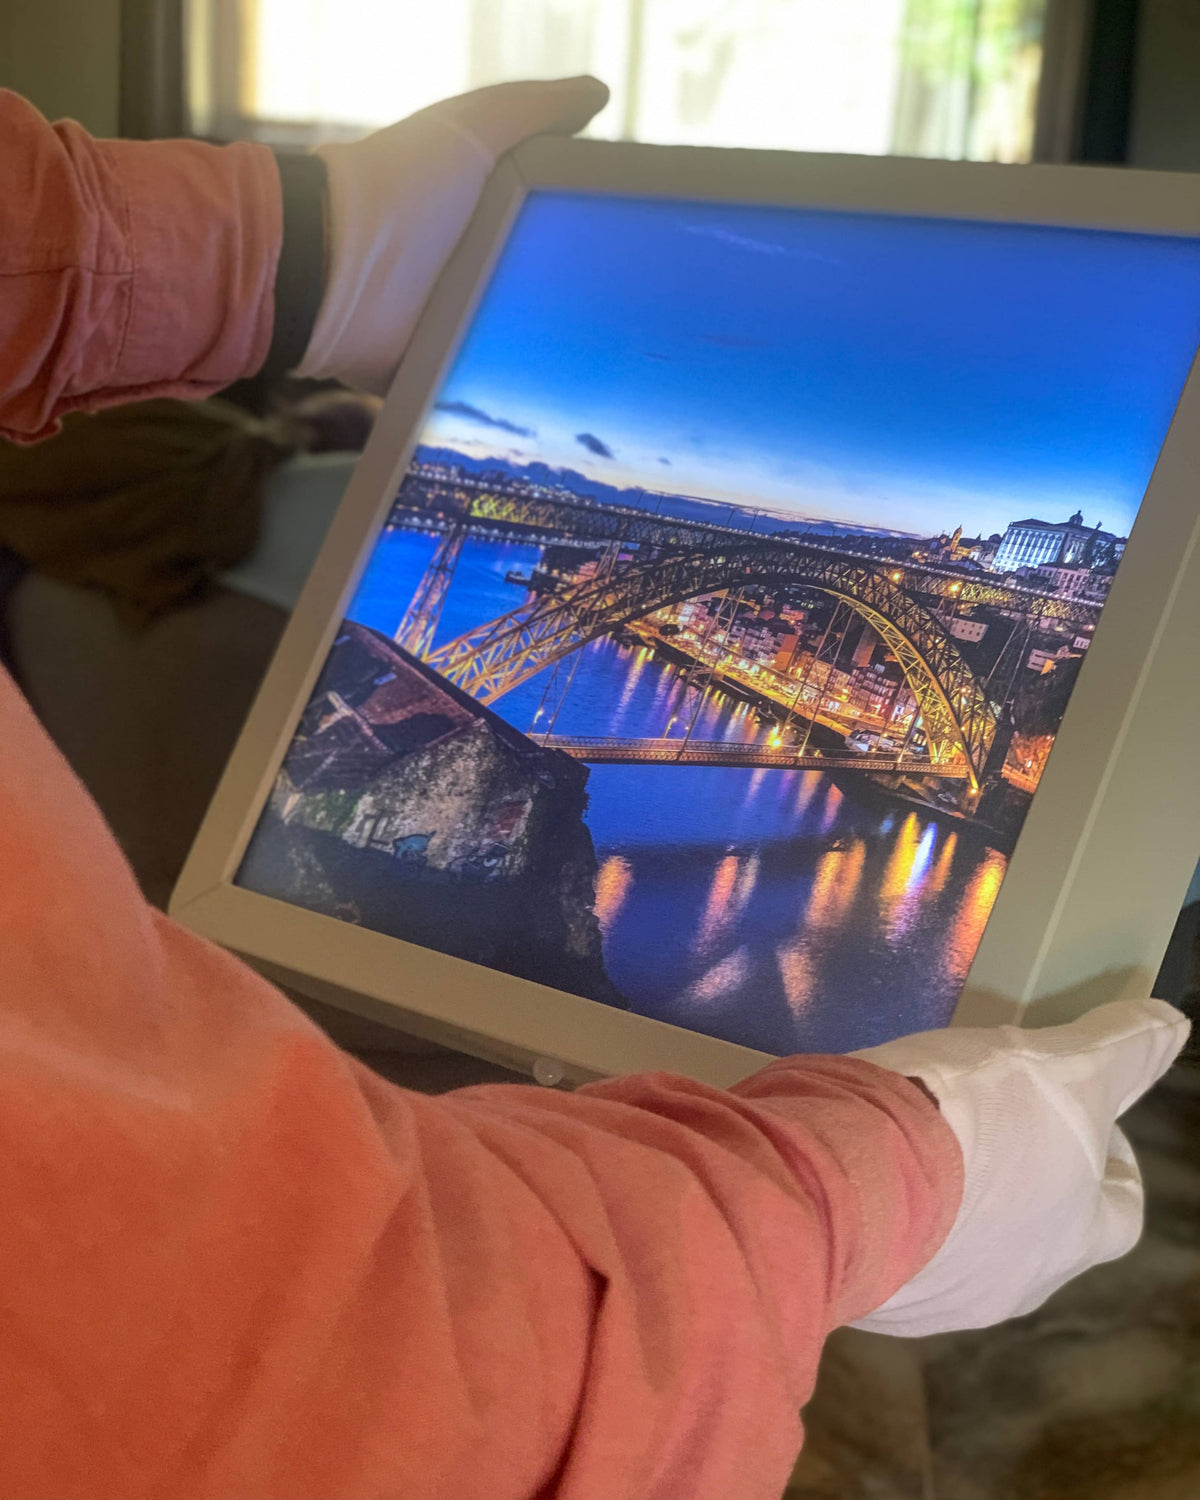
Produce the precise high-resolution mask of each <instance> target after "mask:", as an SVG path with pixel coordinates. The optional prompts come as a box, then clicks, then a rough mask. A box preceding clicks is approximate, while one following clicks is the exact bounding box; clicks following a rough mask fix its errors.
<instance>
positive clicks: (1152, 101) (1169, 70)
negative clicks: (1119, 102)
mask: <svg viewBox="0 0 1200 1500" xmlns="http://www.w3.org/2000/svg"><path fill="white" fill-rule="evenodd" d="M1128 161H1129V164H1130V166H1136V167H1155V168H1158V169H1160V170H1164V171H1192V172H1195V171H1200V3H1198V0H1141V6H1140V10H1139V19H1138V40H1137V53H1136V57H1135V62H1134V82H1133V115H1132V120H1131V122H1130V134H1129V152H1128Z"/></svg>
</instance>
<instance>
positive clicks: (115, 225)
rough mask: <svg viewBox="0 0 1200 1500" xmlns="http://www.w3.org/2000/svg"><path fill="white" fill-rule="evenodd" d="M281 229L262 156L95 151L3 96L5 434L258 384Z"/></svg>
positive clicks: (103, 147) (0, 401) (267, 158)
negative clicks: (245, 380) (149, 401)
mask: <svg viewBox="0 0 1200 1500" xmlns="http://www.w3.org/2000/svg"><path fill="white" fill-rule="evenodd" d="M282 223H283V210H282V205H281V191H280V184H279V173H278V170H277V169H276V166H275V161H274V158H273V156H272V154H271V152H270V151H268V150H267V149H266V148H265V147H263V146H256V145H234V146H222V147H217V146H208V145H203V144H201V143H199V142H195V141H171V142H144V141H98V140H93V138H92V137H91V136H90V135H88V133H87V132H86V131H85V130H84V129H83V128H82V127H81V126H79V125H76V124H73V123H72V122H70V121H67V122H64V123H62V124H59V125H53V126H51V125H49V124H47V122H46V121H45V120H44V119H43V118H42V116H41V115H40V114H39V113H38V112H37V110H36V109H34V108H33V106H32V105H30V104H28V103H26V101H25V100H23V99H21V98H20V97H19V96H18V95H16V94H13V93H10V92H8V91H7V90H0V288H2V292H0V434H2V435H4V436H6V437H10V438H14V439H17V440H24V439H30V438H36V437H43V436H46V435H47V434H49V433H50V432H53V431H54V429H55V425H56V423H57V420H58V418H60V417H61V416H63V415H64V414H65V413H66V412H69V411H76V410H80V409H82V410H94V409H96V408H98V407H101V406H108V405H112V404H114V403H117V402H122V401H134V400H139V399H142V398H146V397H151V396H181V397H185V398H198V397H202V396H208V395H211V394H212V393H213V392H214V391H217V390H220V389H221V388H222V387H223V386H226V385H229V384H231V383H232V382H233V381H235V380H238V379H240V378H241V377H243V376H245V375H249V374H253V373H254V372H255V371H256V370H257V369H258V368H259V367H260V366H261V365H262V363H263V361H264V360H265V358H266V355H267V351H268V349H269V347H270V342H271V332H272V324H273V318H274V307H273V291H274V281H275V271H276V267H277V264H278V260H279V251H280V242H281V237H282V233H283V228H282Z"/></svg>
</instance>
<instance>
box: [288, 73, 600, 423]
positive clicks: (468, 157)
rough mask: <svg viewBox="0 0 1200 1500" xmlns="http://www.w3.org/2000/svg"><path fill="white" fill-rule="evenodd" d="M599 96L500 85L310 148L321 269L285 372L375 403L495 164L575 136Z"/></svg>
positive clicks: (576, 86) (591, 86)
mask: <svg viewBox="0 0 1200 1500" xmlns="http://www.w3.org/2000/svg"><path fill="white" fill-rule="evenodd" d="M607 99H608V90H607V88H605V86H604V84H602V83H600V82H599V81H598V80H597V79H595V78H586V77H585V78H567V79H560V80H557V81H555V82H552V83H501V84H496V85H495V86H494V87H492V88H486V89H479V90H477V91H476V92H475V93H473V94H461V95H460V96H459V97H458V98H456V99H446V100H444V101H443V102H442V103H440V104H434V105H431V106H430V108H428V109H423V110H421V111H420V113H419V114H415V115H412V116H411V117H410V118H409V119H407V120H401V121H400V123H399V124H398V125H390V126H389V127H388V128H387V129H386V130H380V131H377V132H376V133H375V134H374V135H369V136H367V137H366V138H365V139H364V140H361V141H355V142H353V143H352V144H350V145H340V144H339V145H328V146H321V147H320V148H318V153H317V154H318V155H319V156H320V157H321V158H322V159H323V160H324V162H325V167H326V171H327V173H328V180H329V193H328V220H327V223H328V228H327V235H328V259H329V265H328V271H327V273H326V285H325V293H324V297H323V299H322V302H321V306H320V308H319V310H318V312H317V318H316V322H315V324H314V326H313V331H312V337H311V338H310V340H309V344H308V348H307V349H306V350H305V353H304V358H303V359H302V360H301V361H300V364H299V365H298V366H297V368H296V372H295V373H296V374H297V375H299V376H301V377H303V378H305V379H309V380H341V381H343V382H344V383H345V384H346V385H350V386H355V387H358V388H359V389H361V390H366V391H374V392H376V393H378V394H381V395H382V394H383V393H384V392H385V391H386V390H387V388H388V385H389V384H390V383H391V379H392V376H393V375H394V373H395V370H396V366H397V365H398V364H399V362H400V356H401V355H402V354H403V352H404V348H405V345H406V344H407V343H408V340H409V337H410V335H411V334H412V331H413V326H414V325H415V323H416V321H417V317H418V315H419V314H420V311H421V308H422V307H423V306H424V304H425V299H426V298H427V297H428V296H429V293H430V292H431V291H432V289H433V284H434V282H435V281H436V280H437V278H438V275H439V273H440V272H441V269H442V267H443V266H444V265H445V263H446V261H447V260H448V259H449V257H450V253H451V251H452V250H453V249H454V247H455V245H456V244H457V243H458V241H459V239H460V238H461V236H462V233H463V230H464V229H466V227H467V224H468V223H469V222H470V219H471V215H472V214H473V213H474V211H475V206H476V204H477V203H478V201H479V195H480V193H481V191H482V190H483V185H484V183H485V182H486V181H487V179H488V175H489V173H490V172H491V170H492V168H493V167H494V166H495V165H496V162H497V160H498V159H499V158H500V157H501V156H503V154H504V153H505V152H506V151H508V150H511V148H512V147H513V146H515V145H517V144H518V143H519V142H521V141H523V140H525V139H526V138H527V137H529V136H532V135H542V134H557V135H572V134H574V132H575V131H577V130H581V129H582V128H583V126H584V125H586V124H587V122H588V121H589V120H590V119H591V118H592V116H593V115H594V114H596V113H597V111H598V110H601V109H603V107H604V105H605V103H606V102H607Z"/></svg>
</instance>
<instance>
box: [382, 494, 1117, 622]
mask: <svg viewBox="0 0 1200 1500" xmlns="http://www.w3.org/2000/svg"><path fill="white" fill-rule="evenodd" d="M444 502H445V510H444V511H434V512H432V513H431V512H430V511H429V509H428V507H424V506H423V507H416V506H414V507H411V509H410V513H411V514H412V515H414V517H415V516H418V515H420V514H421V513H422V510H424V511H425V513H426V514H432V515H440V516H441V517H442V519H443V523H448V524H449V525H450V526H452V527H454V526H461V525H464V524H465V525H466V526H468V527H471V526H476V527H481V526H486V524H487V523H488V522H494V523H499V524H501V525H508V526H526V527H530V528H531V529H533V530H535V531H539V532H541V533H543V534H553V533H557V534H558V535H560V536H562V537H563V538H564V539H567V538H569V539H571V540H574V541H593V542H595V543H596V544H597V545H601V544H603V543H606V542H627V543H630V544H631V545H635V546H638V547H650V548H655V549H672V550H675V549H683V550H687V551H692V550H696V551H699V550H701V549H703V548H711V549H715V550H720V548H722V547H725V546H730V545H736V544H739V543H744V542H745V541H746V540H747V533H746V532H745V531H744V530H742V529H740V528H738V527H734V526H723V525H717V524H714V523H710V522H704V521H693V520H679V519H675V518H673V517H669V516H658V515H655V514H654V513H653V512H652V511H643V510H635V509H633V508H632V507H631V506H619V505H584V504H580V503H579V502H578V501H574V502H572V501H568V500H556V499H553V498H549V497H542V496H534V495H519V494H509V493H507V492H505V491H503V490H497V491H490V490H475V491H470V492H461V493H459V492H447V493H446V495H445V497H444ZM401 508H402V509H407V508H408V507H404V506H403V505H402V507H401ZM751 539H753V540H758V541H771V542H774V543H776V544H777V545H779V546H803V547H806V548H808V549H810V550H812V551H814V552H827V553H830V554H831V555H833V556H835V557H839V558H846V557H853V558H856V559H857V560H858V561H860V562H862V563H863V564H864V565H866V566H867V567H870V568H878V569H881V570H884V571H889V570H890V572H893V573H896V572H898V573H900V574H901V579H900V580H899V581H900V582H901V583H902V584H903V586H904V587H905V588H906V589H907V590H908V592H909V593H911V594H920V595H922V596H928V597H931V598H939V599H946V600H948V601H952V602H953V603H955V604H956V605H968V606H969V605H989V606H991V607H992V608H995V609H1006V610H1012V611H1017V612H1019V613H1020V614H1021V615H1023V616H1025V617H1026V618H1030V619H1038V618H1041V619H1045V620H1058V621H1061V622H1063V623H1064V624H1072V625H1076V626H1079V627H1081V628H1083V629H1087V628H1088V627H1089V626H1094V625H1095V623H1096V620H1097V619H1098V617H1099V614H1100V609H1101V606H1100V605H1099V604H1095V603H1091V602H1089V601H1087V600H1083V599H1060V598H1056V597H1055V596H1054V595H1050V594H1043V593H1040V592H1039V591H1038V590H1036V589H1027V588H1020V587H1017V586H1015V585H1013V584H1006V583H1002V582H1000V581H998V580H995V579H989V578H986V577H983V578H980V577H972V576H971V575H970V574H968V573H962V572H956V571H955V570H954V569H951V568H940V567H938V566H937V565H936V564H932V563H913V562H904V561H897V560H894V559H890V558H880V557H874V556H868V555H867V554H864V553H856V552H854V551H853V550H852V549H851V548H849V547H848V546H847V542H846V539H845V538H839V539H838V543H839V544H838V545H836V546H834V545H831V544H828V543H821V542H817V541H813V539H812V538H811V537H809V536H807V535H804V534H802V533H791V534H790V535H789V536H787V537H770V538H765V537H762V536H759V537H757V538H754V537H753V534H751ZM415 603H416V601H415V600H414V605H415ZM412 614H413V609H412V607H410V610H409V616H406V620H407V619H408V618H409V617H411V616H412Z"/></svg>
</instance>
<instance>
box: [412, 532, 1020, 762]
mask: <svg viewBox="0 0 1200 1500" xmlns="http://www.w3.org/2000/svg"><path fill="white" fill-rule="evenodd" d="M781 582H791V583H797V584H803V585H805V586H806V587H809V588H815V589H817V590H819V591H820V592H822V593H825V594H828V595H831V596H832V597H834V598H837V599H841V600H842V601H843V602H844V603H845V604H846V605H848V606H849V608H850V609H852V610H853V611H854V612H855V613H856V614H858V615H859V616H861V617H862V618H863V619H864V620H866V621H867V622H868V623H869V624H870V625H871V626H872V628H873V629H874V630H875V631H876V632H877V633H878V634H879V636H880V637H881V638H882V640H883V641H884V643H885V644H886V645H887V647H888V649H889V651H891V653H892V654H893V656H895V658H896V660H897V661H898V662H899V663H900V666H901V669H902V671H903V672H904V675H905V678H906V679H907V681H908V684H909V687H910V689H911V690H912V693H913V696H914V697H915V698H916V700H917V704H918V708H919V710H920V713H921V717H922V721H923V725H924V728H925V732H926V735H927V738H928V743H929V755H930V759H931V760H932V761H934V762H935V763H940V762H943V761H946V760H950V759H956V758H958V757H961V758H962V759H963V760H964V761H965V762H966V765H967V767H968V775H969V780H970V783H971V785H972V787H974V788H976V789H978V787H979V785H980V783H981V780H982V776H983V769H984V764H985V762H986V760H987V755H988V751H989V750H990V749H991V744H992V740H993V738H994V736H995V732H996V723H997V709H996V707H995V705H994V704H993V703H992V702H991V701H990V699H989V698H988V695H987V693H986V692H985V690H984V687H983V684H982V683H981V682H980V681H979V679H978V678H977V677H976V675H975V673H974V672H973V671H972V669H971V667H970V665H969V664H968V663H967V661H966V660H965V658H964V657H963V655H962V653H961V652H960V651H959V649H958V647H957V645H956V644H955V642H954V640H953V638H952V637H951V636H950V634H949V632H948V631H947V630H946V629H945V627H944V626H943V625H942V623H941V622H940V621H939V620H938V619H937V618H936V617H935V616H934V615H933V614H932V613H931V612H930V611H929V610H928V609H926V608H925V606H924V605H922V604H920V603H919V602H918V601H917V600H916V599H914V598H913V596H912V595H911V594H909V593H908V592H907V591H906V590H905V589H904V588H902V587H901V586H900V584H899V583H898V582H897V581H895V580H894V579H893V578H892V577H891V576H890V575H889V573H888V571H887V569H886V567H884V566H882V565H874V564H872V563H870V562H867V561H864V560H861V559H854V558H845V557H839V556H837V555H836V554H831V553H829V552H826V551H823V550H822V549H819V548H815V547H804V546H798V545H796V544H795V543H794V542H788V543H787V544H785V545H780V544H778V543H771V542H761V541H759V542H746V543H736V542H735V543H732V544H725V545H724V546H723V548H722V550H721V551H719V552H713V551H710V550H708V549H705V550H703V551H701V550H691V551H686V552H679V553H671V554H667V555H663V556H660V557H657V558H655V559H653V560H650V561H647V562H644V563H634V564H633V565H632V566H630V567H627V568H625V569H622V570H620V571H617V572H614V573H613V574H612V575H611V576H609V577H607V578H604V579H599V580H593V581H589V582H587V583H585V584H582V585H580V586H578V587H577V588H574V589H572V590H570V591H569V592H568V593H565V594H557V595H546V596H542V597H541V598H538V599H536V600H534V601H533V602H532V603H528V602H527V603H526V604H523V605H522V606H520V608H518V609H515V610H512V611H511V612H510V613H509V614H507V615H502V616H500V617H499V618H498V619H495V620H489V621H487V622H486V623H484V624H482V625H479V626H477V627H475V629H473V630H470V631H468V632H466V633H465V634H464V635H461V636H459V637H458V638H457V639H455V640H453V641H449V642H447V643H446V645H444V646H441V647H439V648H438V649H437V650H436V651H433V652H430V653H428V654H427V655H426V656H425V660H426V661H427V662H428V664H429V665H430V666H431V667H433V668H434V669H435V670H436V671H438V672H440V673H442V675H443V676H445V677H447V678H448V679H449V680H450V681H451V682H454V683H456V684H457V685H458V686H459V687H461V688H463V689H464V690H465V691H466V692H468V693H470V694H471V695H472V696H473V697H475V698H478V699H479V700H480V701H481V702H484V703H494V702H495V701H496V700H497V699H498V698H501V697H503V695H504V694H505V693H508V692H510V691H511V690H512V689H513V688H515V687H518V686H519V685H520V684H521V683H523V682H526V681H527V680H528V679H529V678H530V677H533V676H536V675H537V673H538V672H540V671H542V670H543V668H545V667H548V666H550V665H552V664H553V663H554V662H555V661H558V660H560V659H561V658H562V657H564V656H567V655H569V654H570V653H571V652H572V651H576V650H578V649H580V648H581V647H583V646H585V645H587V644H588V642H589V641H592V640H595V639H596V638H597V637H599V636H602V635H607V634H610V633H611V632H612V631H614V630H618V629H620V627H621V626H623V625H628V624H631V623H632V622H633V621H635V620H639V619H643V618H644V617H645V616H646V615H649V614H653V613H655V611H657V610H660V609H665V608H666V607H668V606H669V605H672V604H678V603H680V602H682V601H683V600H685V599H689V598H694V597H695V596H697V595H700V594H711V593H717V592H719V591H720V590H721V589H728V588H731V587H735V586H741V585H746V584H753V583H781Z"/></svg>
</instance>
